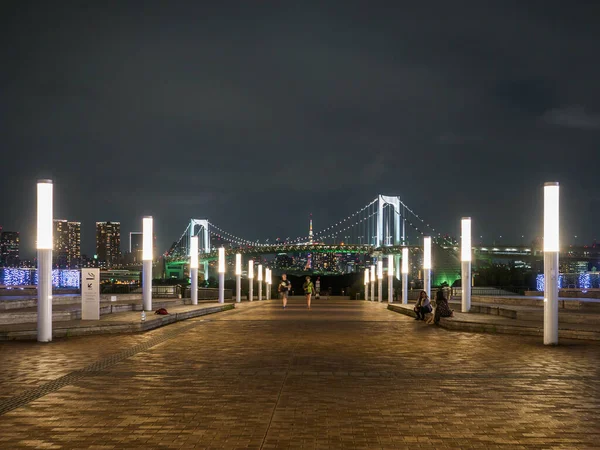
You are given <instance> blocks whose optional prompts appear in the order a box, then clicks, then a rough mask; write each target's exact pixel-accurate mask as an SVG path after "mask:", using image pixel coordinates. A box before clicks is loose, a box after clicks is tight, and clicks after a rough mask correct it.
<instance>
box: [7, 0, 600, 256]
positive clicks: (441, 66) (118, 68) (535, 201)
mask: <svg viewBox="0 0 600 450" xmlns="http://www.w3.org/2000/svg"><path fill="white" fill-rule="evenodd" d="M488 3H489V2H458V3H456V2H454V3H451V2H442V1H439V2H421V3H418V4H414V5H412V6H410V7H409V6H399V5H396V6H395V7H390V6H389V5H385V6H384V4H380V5H377V4H375V3H369V5H368V6H367V5H366V4H365V3H364V2H346V3H345V4H344V6H343V7H342V6H341V5H340V6H337V7H335V8H334V7H332V6H331V5H324V4H322V3H321V2H315V3H313V4H308V3H307V2H302V3H301V4H296V5H287V4H280V5H278V6H274V5H267V4H262V3H261V4H258V3H256V2H248V3H240V4H239V5H236V6H235V7H234V6H233V4H231V5H229V6H226V5H221V4H216V3H215V4H214V5H212V6H206V5H204V4H203V5H200V4H191V3H190V4H186V5H184V4H179V5H171V4H169V5H167V4H165V3H162V4H161V3H154V2H144V4H143V6H141V4H138V3H135V2H119V4H113V5H110V6H108V5H104V4H101V3H99V4H96V5H94V6H89V5H83V4H82V5H76V4H72V3H68V4H67V3H61V2H52V4H40V3H36V2H14V3H13V4H12V6H11V7H9V8H7V9H6V11H5V13H4V14H3V15H2V18H1V19H0V27H1V30H2V31H1V33H2V36H1V37H2V39H1V44H0V45H1V54H0V56H1V57H2V62H3V70H2V71H1V72H0V82H1V84H0V86H1V87H0V95H1V98H2V99H3V101H2V103H1V104H0V118H1V119H2V120H0V147H1V148H2V155H3V163H4V164H3V168H4V171H5V172H7V173H6V174H5V176H3V177H2V179H1V180H0V189H1V192H2V193H3V198H4V199H5V200H4V205H3V208H2V211H1V212H0V224H2V225H4V226H5V228H19V229H21V230H22V231H23V240H24V241H25V242H30V243H31V242H32V237H33V236H32V235H31V226H30V224H31V221H32V220H33V219H34V211H33V207H32V204H33V202H34V201H35V197H34V189H33V188H32V185H33V184H34V183H35V180H36V178H39V177H51V178H53V179H55V180H56V183H57V187H56V189H57V214H58V215H61V216H64V217H68V218H69V219H78V220H81V221H82V222H83V236H84V245H85V248H86V251H89V250H90V249H91V247H92V245H93V239H94V238H93V223H94V222H95V221H97V220H121V222H122V223H123V228H124V230H123V231H124V234H125V233H126V232H128V231H131V230H136V229H139V227H140V226H141V217H142V216H143V215H145V214H153V215H154V216H156V217H157V232H158V233H159V243H160V245H161V246H162V247H163V248H164V247H167V246H168V245H169V244H170V243H171V241H173V240H175V239H177V238H178V237H179V236H180V234H181V232H182V231H183V229H184V228H185V226H186V225H187V223H188V221H189V219H190V218H191V217H195V218H205V217H206V218H209V219H210V220H211V221H213V222H215V223H217V224H218V225H220V226H221V227H223V228H225V229H227V230H228V231H231V232H232V233H234V234H236V235H240V236H243V237H246V238H248V239H257V238H261V239H265V238H267V237H271V238H274V237H276V236H280V235H284V234H285V235H286V236H298V235H302V234H304V233H305V231H306V230H305V226H306V218H307V215H308V213H309V212H313V217H314V219H315V227H316V229H319V228H322V227H325V226H327V225H329V224H330V223H331V222H333V221H336V220H337V219H339V218H342V217H345V216H346V215H347V214H350V213H352V212H354V211H355V210H357V209H358V208H360V207H361V206H362V205H364V204H366V203H367V202H368V201H370V200H371V199H372V198H374V197H375V196H376V195H377V194H379V193H385V194H398V195H401V196H402V198H403V199H404V200H405V201H406V203H407V204H409V205H410V206H411V207H412V208H413V209H414V210H415V211H417V212H418V213H419V214H421V215H422V216H424V217H426V218H427V219H428V221H429V222H431V223H433V224H435V225H436V228H437V229H440V230H444V231H446V230H447V231H449V232H456V230H457V229H458V220H459V218H460V217H461V216H463V215H471V216H473V217H474V219H475V226H476V227H477V230H476V232H477V233H478V234H482V235H484V236H489V237H491V236H499V235H503V236H505V237H507V239H511V238H516V237H517V236H518V237H520V236H521V235H522V234H525V235H527V236H528V237H530V238H532V237H533V236H535V235H539V234H540V233H541V227H540V226H541V223H540V220H538V219H536V217H539V212H540V209H539V208H540V207H539V203H540V198H541V197H540V192H541V186H542V184H543V182H544V181H548V180H558V181H560V182H561V183H562V184H563V186H564V187H565V189H564V191H563V201H564V207H563V213H564V216H565V224H566V225H565V236H567V235H574V234H577V235H578V236H585V238H586V239H587V240H591V239H593V238H595V237H596V236H597V234H596V233H597V226H596V225H595V224H597V223H598V222H599V221H600V215H599V214H600V213H599V212H598V209H597V208H590V204H592V205H593V204H595V203H593V202H594V200H591V199H597V192H598V190H597V186H596V183H595V181H594V180H595V179H596V173H595V169H594V165H593V162H594V161H595V159H596V158H597V142H598V136H599V135H598V133H600V129H599V120H600V119H599V116H598V114H599V113H598V111H600V92H599V90H598V87H597V86H598V84H597V80H598V79H599V78H600V65H599V64H598V62H597V58H596V57H595V54H596V53H597V49H596V48H595V47H596V45H597V44H596V43H597V41H598V38H599V37H600V36H599V35H598V34H599V32H598V27H597V26H596V23H595V22H596V19H595V18H597V17H598V16H599V13H600V11H598V7H597V6H596V5H594V4H593V2H571V3H569V4H566V3H562V2H512V1H509V2H494V4H492V5H490V4H488ZM571 105H576V106H571ZM6 167H10V169H8V170H7V169H6ZM59 196H60V198H59ZM281 218H283V219H282V220H281ZM25 245H27V244H25ZM30 247H32V244H31V245H30Z"/></svg>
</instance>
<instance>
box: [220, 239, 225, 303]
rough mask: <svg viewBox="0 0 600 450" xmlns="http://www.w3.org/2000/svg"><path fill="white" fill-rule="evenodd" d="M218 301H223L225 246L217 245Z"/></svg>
mask: <svg viewBox="0 0 600 450" xmlns="http://www.w3.org/2000/svg"><path fill="white" fill-rule="evenodd" d="M219 303H225V248H224V247H219Z"/></svg>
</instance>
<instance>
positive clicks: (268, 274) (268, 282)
mask: <svg viewBox="0 0 600 450" xmlns="http://www.w3.org/2000/svg"><path fill="white" fill-rule="evenodd" d="M265 283H266V285H267V295H266V297H267V300H271V269H266V270H265Z"/></svg>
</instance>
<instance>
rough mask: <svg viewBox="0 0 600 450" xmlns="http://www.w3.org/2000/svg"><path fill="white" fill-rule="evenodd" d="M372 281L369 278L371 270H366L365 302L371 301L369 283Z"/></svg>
mask: <svg viewBox="0 0 600 450" xmlns="http://www.w3.org/2000/svg"><path fill="white" fill-rule="evenodd" d="M370 282H371V279H370V278H369V268H368V267H367V268H366V269H365V300H369V283H370Z"/></svg>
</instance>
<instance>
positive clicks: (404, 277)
mask: <svg viewBox="0 0 600 450" xmlns="http://www.w3.org/2000/svg"><path fill="white" fill-rule="evenodd" d="M402 303H403V304H404V305H406V304H408V248H407V247H404V248H403V249H402Z"/></svg>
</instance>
